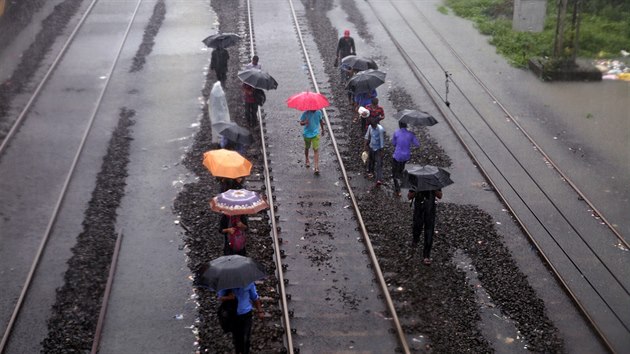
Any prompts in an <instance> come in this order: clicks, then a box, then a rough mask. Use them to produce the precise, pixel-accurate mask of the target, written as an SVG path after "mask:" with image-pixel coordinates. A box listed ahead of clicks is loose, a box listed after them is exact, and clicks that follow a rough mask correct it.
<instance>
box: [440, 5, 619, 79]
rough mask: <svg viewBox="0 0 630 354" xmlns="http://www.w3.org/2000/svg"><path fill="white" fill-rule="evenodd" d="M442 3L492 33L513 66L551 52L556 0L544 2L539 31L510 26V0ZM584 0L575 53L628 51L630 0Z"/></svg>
mask: <svg viewBox="0 0 630 354" xmlns="http://www.w3.org/2000/svg"><path fill="white" fill-rule="evenodd" d="M445 3H446V5H447V6H449V7H450V8H451V9H453V11H454V12H455V14H456V15H458V16H460V17H464V18H468V19H471V20H472V21H474V22H475V23H476V25H477V28H478V29H479V31H480V32H481V33H482V34H485V35H489V36H491V37H492V38H491V40H490V43H491V44H492V45H494V46H496V48H497V52H499V53H500V54H502V55H503V56H505V57H506V58H507V59H508V60H509V61H510V62H511V63H512V64H513V65H514V66H517V67H524V66H526V65H527V60H528V59H529V58H531V57H545V56H550V55H551V54H552V52H553V40H554V33H555V30H556V16H557V8H556V1H555V0H548V2H547V19H546V21H545V27H544V30H543V32H541V33H529V32H516V31H513V30H512V13H513V6H514V5H513V4H514V1H513V0H445ZM570 3H572V1H570ZM583 3H585V4H584V5H583V6H582V21H581V23H580V39H579V52H578V56H579V57H585V58H600V57H601V58H610V57H617V56H619V51H620V50H622V49H625V50H627V51H630V1H627V0H589V1H583ZM569 18H570V17H569ZM567 27H570V23H568V24H567ZM570 43H571V40H570V37H565V44H570Z"/></svg>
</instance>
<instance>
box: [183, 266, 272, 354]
mask: <svg viewBox="0 0 630 354" xmlns="http://www.w3.org/2000/svg"><path fill="white" fill-rule="evenodd" d="M265 276H266V274H265V271H264V268H263V266H262V265H261V264H260V263H258V262H256V261H255V260H253V259H251V258H249V257H243V256H237V255H234V256H222V257H219V258H216V259H214V260H212V261H210V262H209V263H207V264H205V265H203V266H202V267H201V269H200V270H199V272H198V273H197V275H196V276H195V283H194V285H195V286H196V287H201V288H209V289H212V290H217V297H218V300H219V301H220V302H221V304H222V305H223V304H224V303H227V302H230V301H233V300H237V301H238V303H237V305H236V314H235V316H234V317H232V318H229V319H228V321H226V322H227V323H226V324H227V325H228V326H227V328H225V327H224V330H226V331H228V332H232V342H233V343H234V351H235V352H236V353H249V346H250V338H251V333H252V317H253V316H252V310H253V308H254V307H255V308H256V311H257V314H258V318H259V319H261V320H262V319H263V318H264V315H265V314H264V312H263V309H262V303H261V302H260V298H259V296H258V292H257V290H256V285H255V284H254V281H256V280H259V279H262V278H264V277H265ZM219 310H221V306H220V307H219ZM219 316H220V322H221V317H223V316H224V314H223V313H222V312H221V311H219ZM221 324H222V327H223V322H222V323H221Z"/></svg>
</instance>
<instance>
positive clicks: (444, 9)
mask: <svg viewBox="0 0 630 354" xmlns="http://www.w3.org/2000/svg"><path fill="white" fill-rule="evenodd" d="M437 10H438V12H439V13H441V14H444V15H448V7H446V6H441V5H440V6H438V8H437Z"/></svg>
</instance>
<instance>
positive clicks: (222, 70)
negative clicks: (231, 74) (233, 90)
mask: <svg viewBox="0 0 630 354" xmlns="http://www.w3.org/2000/svg"><path fill="white" fill-rule="evenodd" d="M228 60H230V54H229V53H228V51H227V49H225V48H223V47H222V46H219V47H217V48H216V49H214V50H213V51H212V56H211V57H210V69H212V70H214V72H215V74H216V75H217V80H219V81H221V86H223V87H225V80H226V79H227V71H228Z"/></svg>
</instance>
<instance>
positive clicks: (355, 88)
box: [346, 69, 386, 94]
mask: <svg viewBox="0 0 630 354" xmlns="http://www.w3.org/2000/svg"><path fill="white" fill-rule="evenodd" d="M385 75H386V74H385V73H384V72H382V71H378V70H374V69H368V70H365V71H361V72H358V73H357V74H355V75H354V76H353V77H352V78H351V79H350V80H348V84H347V85H346V87H347V88H348V89H349V90H350V91H352V92H354V93H355V94H356V93H362V92H370V91H371V90H373V89H375V88H377V87H379V86H381V85H382V84H383V83H384V82H385Z"/></svg>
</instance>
